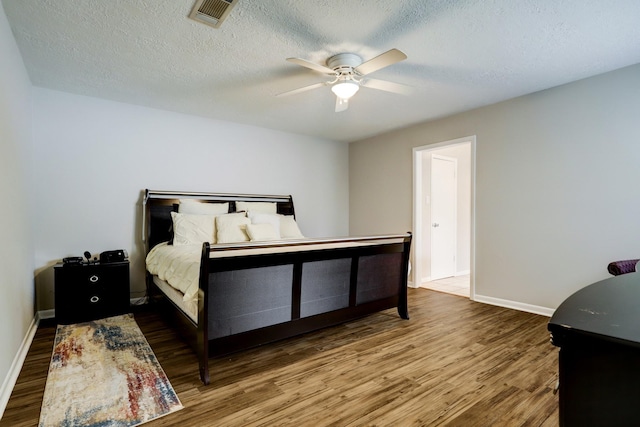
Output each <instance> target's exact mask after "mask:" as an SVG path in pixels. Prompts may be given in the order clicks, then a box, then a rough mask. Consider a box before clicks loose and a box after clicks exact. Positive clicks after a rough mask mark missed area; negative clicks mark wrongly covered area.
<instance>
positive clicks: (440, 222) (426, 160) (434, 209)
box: [412, 136, 476, 299]
mask: <svg viewBox="0 0 640 427" xmlns="http://www.w3.org/2000/svg"><path fill="white" fill-rule="evenodd" d="M475 142H476V140H475V136H469V137H465V138H460V139H456V140H451V141H444V142H441V143H438V144H430V145H425V146H421V147H416V148H414V149H413V161H414V164H413V180H414V187H413V188H414V195H413V206H414V212H413V230H414V236H413V242H414V245H413V256H412V264H413V278H412V279H413V280H412V286H413V287H426V288H430V289H436V290H440V291H443V292H448V293H453V294H456V295H463V296H467V297H469V298H470V299H474V289H475V284H474V276H473V266H474V261H475V253H474V233H475V231H474V223H475V203H474V201H475Z"/></svg>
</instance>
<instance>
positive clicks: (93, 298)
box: [89, 295, 100, 302]
mask: <svg viewBox="0 0 640 427" xmlns="http://www.w3.org/2000/svg"><path fill="white" fill-rule="evenodd" d="M89 301H91V302H98V301H100V297H98V296H97V295H94V296H92V297H91V298H90V299H89Z"/></svg>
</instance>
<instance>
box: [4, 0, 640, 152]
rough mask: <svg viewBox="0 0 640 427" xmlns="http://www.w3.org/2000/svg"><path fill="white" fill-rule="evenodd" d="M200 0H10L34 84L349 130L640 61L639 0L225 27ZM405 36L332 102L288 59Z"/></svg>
mask: <svg viewBox="0 0 640 427" xmlns="http://www.w3.org/2000/svg"><path fill="white" fill-rule="evenodd" d="M194 1H195V0H2V5H3V6H4V9H5V12H6V14H7V17H8V20H9V23H10V25H11V28H12V30H13V33H14V35H15V38H16V41H17V44H18V47H19V48H20V51H21V53H22V57H23V58H24V62H25V65H26V67H27V70H28V73H29V76H30V78H31V81H32V83H33V84H34V85H36V86H41V87H45V88H51V89H56V90H61V91H66V92H71V93H77V94H82V95H88V96H94V97H99V98H106V99H111V100H116V101H123V102H128V103H133V104H139V105H144V106H149V107H155V108H160V109H166V110H170V111H177V112H183V113H188V114H196V115H201V116H206V117H213V118H217V119H223V120H228V121H233V122H238V123H244V124H250V125H256V126H262V127H267V128H272V129H280V130H283V131H288V132H295V133H300V134H306V135H314V136H319V137H324V138H328V139H332V140H338V141H354V140H358V139H362V138H365V137H368V136H372V135H376V134H379V133H382V132H385V131H388V130H391V129H396V128H400V127H404V126H407V125H410V124H413V123H418V122H422V121H425V120H431V119H434V118H438V117H443V116H446V115H450V114H453V113H456V112H460V111H465V110H469V109H472V108H476V107H479V106H483V105H488V104H492V103H495V102H498V101H502V100H505V99H509V98H513V97H516V96H520V95H524V94H527V93H531V92H535V91H539V90H542V89H546V88H549V87H553V86H557V85H560V84H564V83H567V82H570V81H574V80H578V79H582V78H585V77H589V76H593V75H596V74H600V73H603V72H606V71H610V70H614V69H617V68H621V67H624V66H627V65H631V64H636V63H640V25H639V24H638V23H639V22H640V1H639V0H562V1H558V0H430V1H427V0H392V1H389V0H346V1H336V0H331V1H329V0H259V1H256V0H237V4H236V6H235V7H234V8H233V10H232V12H231V14H230V15H229V17H228V18H227V19H226V21H225V22H224V23H223V24H222V26H221V28H219V29H214V28H211V27H209V26H206V25H203V24H201V23H198V22H196V21H193V20H191V19H189V18H187V15H188V14H189V12H190V11H191V8H192V6H193V4H194ZM391 48H397V49H400V50H402V51H403V52H405V53H406V54H407V56H408V59H407V60H405V61H403V62H400V63H397V64H394V65H392V66H390V67H387V68H384V69H382V70H379V71H377V72H375V73H374V74H372V75H371V77H374V78H376V79H381V80H389V81H393V82H398V83H403V84H406V85H410V86H412V87H413V88H414V90H413V92H412V93H411V94H410V95H399V94H392V93H388V92H383V91H378V90H373V89H370V88H362V89H361V90H360V92H358V93H357V94H356V95H355V97H354V98H353V99H352V100H351V102H350V107H349V109H348V110H347V111H345V112H341V113H335V112H334V104H335V97H334V96H333V94H332V93H331V91H330V89H329V88H328V87H321V88H319V89H315V90H312V91H309V92H304V93H300V94H297V95H292V96H288V97H275V95H276V94H278V93H281V92H285V91H288V90H291V89H296V88H298V87H301V86H305V85H310V84H313V83H317V82H321V81H326V80H327V78H326V77H325V76H323V75H321V74H319V73H316V72H314V71H311V70H309V69H306V68H303V67H300V66H298V65H295V64H292V63H289V62H286V61H285V59H286V58H288V57H299V58H303V59H307V60H310V61H314V62H317V63H321V64H323V65H324V61H325V60H326V59H327V58H328V57H329V56H331V55H333V54H336V53H340V52H353V53H357V54H358V55H360V56H361V57H362V58H363V59H364V60H365V61H366V60H368V59H370V58H373V57H374V56H376V55H378V54H380V53H382V52H384V51H387V50H389V49H391Z"/></svg>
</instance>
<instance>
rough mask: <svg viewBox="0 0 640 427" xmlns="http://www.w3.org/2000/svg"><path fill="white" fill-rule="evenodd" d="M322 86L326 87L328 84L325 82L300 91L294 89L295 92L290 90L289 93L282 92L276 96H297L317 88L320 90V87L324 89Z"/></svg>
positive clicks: (305, 87) (299, 89) (302, 88)
mask: <svg viewBox="0 0 640 427" xmlns="http://www.w3.org/2000/svg"><path fill="white" fill-rule="evenodd" d="M322 86H326V83H324V82H322V83H315V84H312V85H309V86H304V87H301V88H298V89H293V90H290V91H287V92H282V93H279V94H277V95H276V96H289V95H295V94H296V93H300V92H306V91H308V90H311V89H316V88H319V87H322Z"/></svg>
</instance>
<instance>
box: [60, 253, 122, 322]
mask: <svg viewBox="0 0 640 427" xmlns="http://www.w3.org/2000/svg"><path fill="white" fill-rule="evenodd" d="M54 277H55V309H56V321H57V322H58V323H62V324H68V323H78V322H86V321H89V320H95V319H100V318H103V317H110V316H115V315H118V314H123V313H127V312H129V298H130V292H129V261H122V262H110V263H106V264H105V263H102V264H101V263H99V262H96V263H91V264H88V263H81V264H75V265H64V264H57V265H56V266H54Z"/></svg>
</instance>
